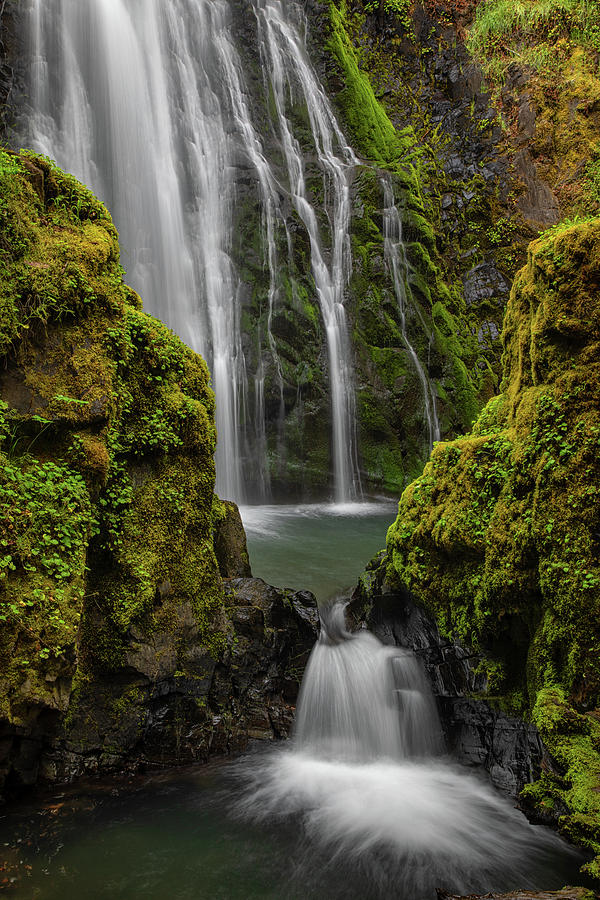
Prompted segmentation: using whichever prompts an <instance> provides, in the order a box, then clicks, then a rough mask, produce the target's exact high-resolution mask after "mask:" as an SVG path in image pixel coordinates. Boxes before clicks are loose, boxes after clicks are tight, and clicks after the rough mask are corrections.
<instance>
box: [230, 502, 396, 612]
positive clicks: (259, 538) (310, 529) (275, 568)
mask: <svg viewBox="0 0 600 900" xmlns="http://www.w3.org/2000/svg"><path fill="white" fill-rule="evenodd" d="M397 510H398V504H397V503H393V502H384V501H382V502H380V503H345V504H329V505H327V504H305V505H299V506H246V507H242V508H241V510H240V511H241V514H242V520H243V522H244V527H245V529H246V534H247V537H248V552H249V554H250V562H251V565H252V574H253V575H255V576H257V577H259V578H264V580H265V581H266V582H267V583H268V584H273V585H275V586H276V587H286V588H287V587H290V588H294V589H295V590H301V589H306V590H309V591H312V592H313V593H314V594H315V595H316V597H317V599H318V600H319V601H325V600H328V599H331V598H332V597H339V596H347V595H349V593H350V592H351V591H352V588H353V587H354V585H355V584H356V582H357V579H358V576H359V575H360V573H361V572H362V571H363V570H364V568H365V566H366V564H367V563H368V562H369V560H370V559H371V558H372V557H373V556H374V555H375V554H376V553H377V552H378V551H379V550H381V549H382V548H383V547H385V538H386V533H387V529H388V528H389V526H390V525H391V524H392V522H393V521H394V518H395V516H396V513H397Z"/></svg>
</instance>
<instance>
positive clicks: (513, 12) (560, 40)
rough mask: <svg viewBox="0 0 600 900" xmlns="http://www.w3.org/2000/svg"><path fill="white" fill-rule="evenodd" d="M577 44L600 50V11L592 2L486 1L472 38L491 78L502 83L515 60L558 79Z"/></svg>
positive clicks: (469, 42) (472, 49) (469, 44)
mask: <svg viewBox="0 0 600 900" xmlns="http://www.w3.org/2000/svg"><path fill="white" fill-rule="evenodd" d="M577 46H580V47H583V48H585V49H586V50H588V51H590V52H592V53H597V52H598V51H599V50H600V8H599V7H598V4H597V3H595V2H592V0H486V2H485V3H482V4H480V5H479V6H478V7H477V12H476V16H475V21H474V23H473V26H472V27H471V30H470V32H469V36H468V40H467V47H468V49H469V51H470V52H471V53H472V54H473V55H474V56H475V57H477V59H478V60H479V61H480V62H481V63H482V64H483V65H484V67H485V68H486V69H487V72H488V75H490V76H491V77H493V78H495V79H500V80H501V79H502V78H503V77H504V74H505V72H506V70H507V69H508V67H509V66H510V65H513V64H514V63H515V62H516V63H520V64H526V65H529V66H532V67H533V68H534V69H536V70H537V71H541V72H543V73H544V74H546V75H550V76H551V75H555V74H557V73H558V72H559V71H560V70H561V67H562V64H563V63H564V61H565V59H566V58H567V57H568V56H569V54H570V52H571V51H572V49H573V48H574V47H577Z"/></svg>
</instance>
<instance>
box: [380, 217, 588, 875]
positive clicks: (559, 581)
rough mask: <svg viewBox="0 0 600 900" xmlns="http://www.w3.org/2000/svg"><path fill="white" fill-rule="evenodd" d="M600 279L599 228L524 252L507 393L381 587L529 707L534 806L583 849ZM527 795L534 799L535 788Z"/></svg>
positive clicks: (438, 480)
mask: <svg viewBox="0 0 600 900" xmlns="http://www.w3.org/2000/svg"><path fill="white" fill-rule="evenodd" d="M599 283H600V220H599V219H593V220H590V221H588V222H585V223H582V224H578V225H573V226H568V225H567V226H565V227H559V228H556V229H554V230H552V231H550V232H548V233H547V234H545V235H544V236H542V237H541V238H540V239H539V240H537V241H535V242H534V243H533V244H531V246H530V248H529V255H528V262H527V266H526V267H525V268H524V269H523V270H521V272H520V273H519V274H518V276H517V278H516V280H515V284H514V287H513V290H512V293H511V297H510V301H509V305H508V309H507V313H506V319H505V325H504V332H503V342H504V378H503V385H502V387H503V392H502V393H501V394H500V395H499V396H498V397H495V398H494V399H493V400H491V401H490V402H489V403H488V405H487V406H486V408H485V409H484V410H483V412H482V413H481V414H480V416H479V418H478V419H477V421H476V422H475V425H474V427H473V430H472V432H471V433H470V434H468V435H466V436H465V437H461V438H459V439H457V440H455V441H452V442H449V443H441V444H438V445H437V446H436V447H435V448H434V451H433V453H432V455H431V458H430V461H429V462H428V463H427V465H426V467H425V470H424V472H423V475H422V476H421V477H420V478H418V479H417V480H416V481H414V482H413V483H412V484H411V485H410V486H409V487H408V488H407V489H406V490H405V492H404V493H403V495H402V498H401V500H400V505H399V514H398V518H397V520H396V522H395V523H394V525H393V526H392V527H391V528H390V530H389V533H388V550H389V552H390V559H391V567H390V573H389V574H390V576H391V577H392V578H393V579H396V580H397V581H401V582H403V583H404V584H405V585H407V586H408V587H409V588H410V589H411V590H412V591H413V592H414V593H415V595H416V596H417V597H418V598H420V599H421V600H422V601H423V602H424V603H425V604H426V606H427V607H428V608H429V609H430V610H431V611H432V612H433V613H434V614H435V616H436V618H437V621H438V622H439V624H440V627H441V629H442V631H443V632H444V633H445V634H447V635H449V636H452V637H456V638H460V639H461V640H463V641H465V642H467V643H468V644H470V645H471V646H473V647H476V648H477V649H478V650H479V651H480V652H482V653H483V654H484V655H485V656H486V657H487V659H488V664H487V665H488V669H489V674H490V682H489V685H488V689H489V693H490V694H494V695H496V696H497V695H505V696H509V695H511V694H513V693H514V692H515V691H516V692H521V693H522V695H523V696H524V697H525V698H528V702H527V704H526V708H527V709H528V710H529V711H530V713H531V715H532V716H533V720H534V722H536V724H537V725H538V727H539V729H540V732H541V734H542V736H543V737H544V739H545V741H546V744H547V746H548V748H549V750H550V751H551V753H552V754H553V756H554V758H555V760H556V761H557V766H558V770H559V771H560V773H561V777H562V778H563V779H564V781H563V782H561V781H560V778H557V779H554V780H552V790H553V792H554V795H555V797H554V800H552V797H551V796H550V794H549V793H548V791H545V789H544V790H542V795H543V796H545V797H546V799H545V800H544V801H543V802H544V803H546V804H550V801H551V800H552V803H557V802H558V800H559V801H560V804H562V805H563V807H564V810H565V816H566V818H565V819H564V822H563V825H562V826H561V827H563V826H564V830H565V832H568V833H569V835H570V836H571V837H573V838H577V840H578V841H579V842H580V843H584V845H585V846H588V847H591V848H592V849H593V850H594V852H598V851H599V850H600V843H598V835H599V834H600V832H599V831H598V830H597V829H598V828H599V827H600V807H598V800H597V797H598V790H599V789H600V755H599V754H598V749H599V748H600V745H599V740H598V736H597V734H596V732H597V727H598V726H597V721H596V710H597V709H598V707H599V706H600V626H599V624H598V623H599V622H600V616H599V613H600V568H599V566H598V549H599V545H598V540H599V537H598V536H599V535H600V519H599V508H600V507H599V506H598V502H597V501H598V496H599V495H600V324H599V323H600V316H599V315H598V312H599V310H598V296H599V294H598V285H599ZM528 791H529V796H530V797H535V796H536V791H538V789H537V788H533V789H528ZM532 791H533V793H532ZM538 793H539V791H538ZM546 795H547V796H546ZM538 800H539V798H538ZM539 802H540V803H541V802H542V800H539ZM573 817H576V818H575V819H574V818H573ZM577 817H578V818H577ZM581 817H583V818H581ZM586 817H591V821H592V822H593V823H595V824H594V826H593V828H592V826H590V825H589V821H588V818H586ZM584 820H585V822H587V823H588V824H587V825H585V828H584V824H585V822H584ZM561 821H562V820H561ZM577 823H579V824H577ZM582 823H583V824H582ZM588 826H589V827H588ZM590 828H591V831H590ZM586 829H587V830H586ZM584 831H585V833H586V834H587V837H586V838H585V840H583V838H581V840H580V838H579V837H578V835H582V834H583V833H584ZM592 832H593V836H592V837H590V834H592ZM590 871H591V869H590Z"/></svg>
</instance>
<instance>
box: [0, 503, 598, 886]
mask: <svg viewBox="0 0 600 900" xmlns="http://www.w3.org/2000/svg"><path fill="white" fill-rule="evenodd" d="M394 514H395V504H385V503H381V504H361V505H356V504H353V505H348V506H344V507H335V506H334V507H331V506H322V505H310V506H277V507H276V506H268V507H248V508H245V509H243V510H242V515H243V519H244V522H245V525H246V528H247V533H248V544H249V551H250V555H251V561H252V567H253V572H254V574H255V575H257V576H260V577H262V578H264V579H265V580H266V581H268V582H270V583H272V584H275V585H277V586H279V587H292V588H296V589H302V588H308V589H310V590H312V591H313V592H314V593H315V594H316V595H317V597H318V599H319V600H321V601H325V600H327V599H328V598H331V597H333V596H339V595H347V593H348V592H349V591H350V590H351V588H352V587H353V585H354V584H355V582H356V579H357V577H358V575H359V574H360V572H361V571H362V570H363V568H364V566H365V564H366V563H367V562H368V561H369V559H370V558H371V557H372V556H373V555H374V554H375V553H376V552H377V551H378V550H379V549H381V548H382V547H383V546H384V544H385V535H386V530H387V527H388V526H389V524H390V523H391V521H392V520H393V518H394ZM290 761H291V762H293V763H294V766H293V774H294V773H295V774H294V777H291V776H290V777H287V776H286V777H285V778H283V780H281V778H280V777H279V773H280V772H283V773H285V772H286V771H287V769H286V768H285V766H286V765H288V766H289V764H290ZM319 764H320V761H319V760H315V761H314V762H311V761H310V759H309V760H306V759H304V758H303V757H302V756H299V757H295V756H294V755H293V754H291V753H290V751H289V745H288V747H287V748H286V746H285V745H284V746H283V747H281V746H279V747H267V748H264V747H263V748H262V749H261V750H260V751H258V752H257V753H255V754H254V755H252V756H251V757H249V758H248V759H245V760H241V761H237V762H234V763H223V762H222V763H215V764H212V765H210V766H204V767H199V768H198V769H196V770H193V771H192V770H188V771H185V772H181V771H179V772H176V773H170V774H168V775H157V776H153V777H146V778H144V777H138V778H135V779H129V780H128V781H123V780H121V781H119V780H110V781H109V780H103V781H102V782H100V783H99V784H97V785H95V786H94V785H82V784H79V785H76V786H75V787H73V788H72V789H67V790H63V791H59V792H57V793H56V794H53V795H52V796H48V797H47V798H46V799H45V800H39V799H38V800H36V801H35V803H34V804H32V805H29V806H26V805H23V804H21V805H20V806H18V807H16V808H13V809H12V810H10V809H9V810H6V809H5V810H4V811H3V813H0V892H2V890H3V889H4V890H5V891H6V896H7V898H10V900H259V898H260V900H388V898H389V900H434V897H435V892H434V891H432V890H430V889H429V888H428V889H427V891H426V892H425V893H422V892H421V891H420V890H419V891H417V893H415V890H414V888H409V887H408V886H409V885H410V884H412V885H414V884H422V883H423V884H424V883H428V884H430V885H431V884H433V883H435V884H436V885H437V884H439V882H440V880H441V881H442V884H441V885H440V886H444V887H453V884H450V883H448V884H444V883H443V881H444V877H445V875H446V869H445V868H444V866H443V865H442V864H441V863H442V862H443V860H441V857H439V852H440V851H439V850H438V848H437V847H436V846H435V845H436V843H437V844H439V843H440V839H439V835H438V838H437V839H434V838H433V837H432V835H433V833H434V831H435V829H432V826H431V824H430V818H429V819H428V815H429V816H430V814H431V809H429V813H428V804H427V802H425V801H424V798H425V796H426V795H427V791H426V788H427V786H428V785H429V782H430V781H431V780H432V779H433V783H435V784H437V783H438V782H439V783H441V784H442V786H444V790H446V794H448V797H449V800H448V803H446V802H445V801H444V803H445V806H448V804H450V806H452V807H456V815H453V814H452V812H451V810H450V809H445V815H446V816H447V818H448V819H449V824H448V828H447V829H446V828H445V827H444V829H443V830H444V833H445V832H446V831H447V832H448V835H449V836H450V837H452V831H453V829H454V828H458V829H461V828H462V830H463V831H464V828H463V826H462V823H461V819H463V818H468V816H467V817H463V816H462V814H461V811H462V810H463V801H462V799H461V797H462V794H461V790H460V789H459V788H460V785H461V784H463V783H464V782H465V779H467V780H469V796H471V797H472V795H473V792H475V795H476V796H478V794H479V792H480V791H483V792H484V793H485V792H486V791H487V792H489V788H487V787H485V786H483V785H484V782H483V781H482V782H481V784H482V787H481V788H480V789H479V788H477V785H476V780H475V779H474V777H473V776H471V775H467V774H466V773H465V771H464V770H460V771H459V770H458V769H455V768H452V767H451V765H450V764H447V763H444V762H443V761H440V762H439V764H438V763H436V764H435V766H428V765H424V766H420V767H416V766H414V767H413V766H412V763H410V762H409V764H408V766H407V765H406V764H404V765H403V764H402V761H400V762H398V763H395V762H392V761H390V760H388V761H387V762H386V761H382V763H381V764H380V763H377V765H376V766H375V767H373V766H371V767H368V766H358V767H356V770H354V769H350V770H349V772H348V773H345V770H344V768H343V767H342V766H339V765H334V766H333V768H332V770H331V773H325V775H324V776H323V778H324V779H325V780H324V781H323V783H321V782H320V781H319V780H318V778H316V776H317V775H318V774H319V771H320V770H319ZM303 765H304V766H305V767H307V768H306V771H304V770H303V769H302V766H303ZM298 766H299V767H298ZM386 766H387V768H386ZM346 768H347V767H346ZM430 770H431V771H430ZM440 773H441V774H440ZM323 778H322V779H321V780H323ZM436 778H437V781H436V780H435V779H436ZM269 779H270V781H271V782H272V783H273V784H276V787H277V790H276V791H275V792H274V793H273V796H272V799H273V798H275V800H276V802H275V803H274V807H273V809H270V810H269V809H268V806H269V804H266V806H265V805H264V804H263V805H262V806H261V802H262V801H261V802H259V801H256V800H255V798H259V799H260V792H261V790H262V789H263V787H264V786H265V785H269V783H270V782H269ZM294 779H295V780H294ZM315 779H316V781H315ZM340 779H341V780H342V786H341V787H338V786H337V782H338V781H339V780H340ZM428 779H429V780H428ZM429 786H430V787H431V785H429ZM435 790H436V791H437V790H438V789H437V788H436V789H435ZM277 792H280V793H281V795H282V797H283V800H281V801H280V800H278V799H277V797H278V793H277ZM438 793H439V791H438ZM434 794H435V791H434ZM411 798H412V799H411ZM441 802H442V801H441V799H440V797H438V796H437V794H435V796H434V797H433V799H432V798H430V802H429V806H431V803H433V804H434V807H435V808H437V805H438V804H439V803H441ZM498 802H499V801H498ZM411 803H412V806H411V805H410V804H411ZM486 804H487V805H488V806H489V801H486ZM471 805H473V801H472V799H471ZM244 806H245V809H246V810H247V812H246V815H247V816H248V814H250V818H249V819H248V817H247V818H246V819H243V818H241V810H242V808H243V807H244ZM486 808H487V807H486ZM476 812H477V809H476ZM503 815H504V814H503ZM514 815H518V814H517V813H514ZM407 817H408V834H409V835H411V836H412V838H414V837H415V836H418V835H419V834H422V839H421V838H419V847H420V850H419V853H418V854H417V855H416V856H415V855H413V856H411V857H410V859H409V860H408V861H407V859H403V857H402V854H401V853H400V852H399V849H398V846H402V842H403V841H404V838H403V837H402V828H404V827H405V826H406V824H407V822H406V821H405V820H407ZM476 818H477V816H476ZM481 821H482V822H485V825H483V824H482V825H481V831H482V833H485V834H487V832H488V831H489V847H490V854H491V856H494V858H496V859H497V858H501V859H503V857H502V852H501V847H500V845H499V841H500V840H501V839H502V838H501V834H500V830H499V827H498V828H497V829H496V828H495V825H494V820H493V819H492V820H491V822H490V819H489V816H487V814H486V816H485V817H484V819H482V820H481ZM332 823H333V825H334V826H335V827H332ZM344 823H345V824H344ZM468 824H469V827H475V825H476V823H473V822H470V823H468ZM400 826H402V827H400ZM519 827H520V828H521V829H529V826H527V824H526V823H525V821H524V820H522V824H521V825H519ZM336 829H337V830H336ZM495 831H497V832H498V833H497V834H496V833H495ZM536 833H540V829H537V830H536V829H531V842H532V847H533V848H534V849H533V850H532V855H531V859H530V861H531V865H530V864H529V857H528V858H527V867H526V868H527V874H528V876H531V879H532V881H531V882H530V883H531V884H533V885H536V884H537V885H539V886H540V887H543V888H546V889H554V888H558V887H560V886H561V885H563V884H565V883H581V877H580V876H579V875H578V868H579V865H580V864H581V858H580V857H579V856H578V855H576V854H574V853H573V851H572V850H570V849H569V848H568V847H567V846H566V845H565V844H563V843H561V842H560V841H559V839H558V838H554V837H550V845H549V846H550V847H551V853H550V856H549V855H548V850H547V846H548V838H543V836H542V838H540V839H539V840H538V839H537V838H536V837H535V834H536ZM398 835H400V837H399V836H398ZM505 839H506V838H504V840H505ZM398 841H400V845H398ZM409 843H410V842H409ZM480 843H484V844H485V841H483V842H482V841H480ZM544 847H546V849H545V850H544ZM536 848H537V849H536ZM538 850H539V852H538ZM436 854H438V856H436ZM434 863H435V868H433V865H434ZM407 865H409V866H410V867H412V870H411V875H410V878H409V876H408V875H407V871H408V869H407ZM419 866H421V867H423V870H422V873H423V872H424V876H423V878H424V880H423V878H422V877H421V875H420V874H419V871H418V867H419ZM415 867H417V868H415ZM463 868H464V867H463ZM428 869H429V870H430V871H429V872H428ZM495 872H496V874H494V876H493V877H492V878H491V880H489V879H487V880H485V882H484V883H485V884H486V885H489V886H490V887H494V888H502V887H514V886H515V885H514V884H512V883H511V882H510V876H511V864H510V860H507V862H506V866H505V865H504V862H503V864H502V866H501V872H500V876H498V867H496V870H495ZM422 873H421V874H422ZM438 873H440V874H439V877H438ZM463 874H466V873H464V872H463ZM432 878H434V879H435V880H434V881H433V882H432ZM498 878H499V881H498V880H497V879H498ZM500 882H506V883H500ZM455 883H456V882H455ZM470 884H474V882H470V881H469V885H470ZM519 886H523V884H522V883H521V878H520V877H519Z"/></svg>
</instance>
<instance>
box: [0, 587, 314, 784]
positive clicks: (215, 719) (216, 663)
mask: <svg viewBox="0 0 600 900" xmlns="http://www.w3.org/2000/svg"><path fill="white" fill-rule="evenodd" d="M178 617H179V621H178V622H177V623H173V622H172V623H171V628H170V629H169V631H156V630H154V629H151V628H149V629H145V628H144V627H143V626H135V627H132V628H131V629H130V633H129V638H128V650H127V654H126V661H127V668H126V669H124V670H122V671H121V672H119V673H117V674H115V673H111V674H110V675H107V676H106V677H105V678H103V679H98V680H97V681H96V682H95V683H94V684H93V685H92V686H91V688H90V689H88V690H87V691H83V692H81V691H79V692H78V696H73V697H72V696H71V692H70V690H69V689H68V688H69V687H70V686H69V685H68V686H67V690H66V692H65V696H64V704H63V708H62V709H61V710H57V711H56V712H55V713H54V715H53V716H50V715H49V714H47V713H46V714H45V715H42V716H39V715H38V713H37V711H36V710H35V709H33V708H32V709H31V723H30V724H29V725H28V726H25V725H24V726H23V727H22V728H21V729H16V730H15V729H14V728H11V729H9V731H7V732H6V733H3V734H1V735H0V766H2V767H3V768H5V769H6V770H9V771H10V773H11V774H10V778H9V779H8V784H7V788H8V790H9V793H10V788H11V787H12V788H13V789H16V788H17V787H23V786H27V785H33V784H35V783H36V782H38V781H41V782H66V781H71V780H73V779H74V778H77V777H81V776H83V775H96V774H100V773H110V772H112V773H116V772H121V771H129V772H132V771H136V770H139V769H144V768H148V767H149V768H157V767H166V766H176V765H184V764H188V763H192V762H205V761H206V760H208V759H209V758H210V757H212V756H215V755H222V754H227V753H230V752H235V751H240V750H243V749H244V748H245V747H246V746H247V744H248V741H249V740H252V739H258V740H275V739H278V738H284V737H287V736H288V735H289V732H290V728H291V724H292V720H293V715H294V711H295V702H296V698H297V696H298V690H299V686H300V681H301V678H302V673H303V670H304V666H305V664H306V661H307V659H308V655H309V653H310V651H311V649H312V646H313V644H314V642H315V639H316V637H317V633H318V613H317V608H316V602H315V599H314V597H313V595H312V594H310V593H308V592H302V591H301V592H297V593H293V592H289V591H280V590H277V589H276V588H272V587H270V586H269V585H267V584H266V583H265V582H264V581H262V580H261V579H258V578H237V579H231V580H229V581H227V582H225V616H224V621H223V629H224V631H225V634H226V646H225V649H224V650H223V651H222V653H221V654H220V655H219V656H218V657H217V658H215V657H214V656H213V655H211V653H210V652H209V651H208V649H207V648H206V647H204V646H203V645H202V643H200V642H199V640H198V628H197V626H196V624H195V621H194V617H193V615H192V612H191V610H190V609H189V608H186V607H185V605H183V606H182V607H181V608H180V610H179V611H178ZM182 643H183V644H184V645H185V657H186V658H185V674H184V673H183V671H178V670H176V669H175V662H176V661H177V660H178V659H179V664H181V647H180V645H181V644H182ZM178 653H179V656H178ZM71 699H72V700H73V701H74V702H73V703H72V704H70V700H71ZM70 706H71V708H69V707H70ZM36 716H37V718H36ZM66 719H67V720H68V721H69V727H68V740H67V739H65V737H64V736H63V735H64V723H65V720H66ZM9 732H10V733H9Z"/></svg>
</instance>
